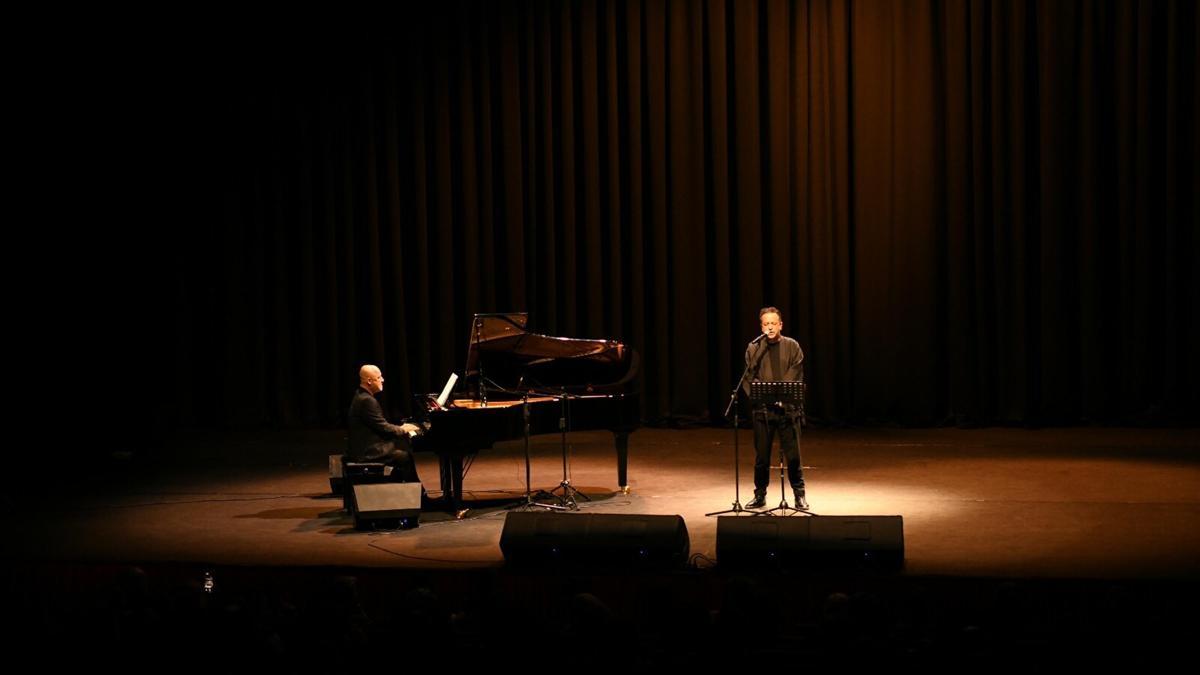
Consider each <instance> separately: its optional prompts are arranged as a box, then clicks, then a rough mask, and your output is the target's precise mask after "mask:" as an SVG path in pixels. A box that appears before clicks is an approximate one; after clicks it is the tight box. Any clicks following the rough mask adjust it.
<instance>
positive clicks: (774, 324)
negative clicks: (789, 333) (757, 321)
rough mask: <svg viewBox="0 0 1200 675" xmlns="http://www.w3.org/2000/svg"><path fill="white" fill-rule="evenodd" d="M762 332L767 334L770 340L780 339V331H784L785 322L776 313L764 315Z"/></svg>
mask: <svg viewBox="0 0 1200 675" xmlns="http://www.w3.org/2000/svg"><path fill="white" fill-rule="evenodd" d="M761 321H762V332H764V333H766V334H767V339H768V340H774V339H775V338H777V337H779V333H780V331H782V330H783V320H782V319H780V318H779V315H778V314H776V313H775V312H767V313H766V314H763V315H762V318H761Z"/></svg>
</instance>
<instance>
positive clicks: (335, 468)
mask: <svg viewBox="0 0 1200 675" xmlns="http://www.w3.org/2000/svg"><path fill="white" fill-rule="evenodd" d="M345 482H346V481H345V478H344V477H343V474H342V455H341V454H340V453H339V454H336V455H330V456H329V494H331V495H334V496H338V495H341V494H343V493H342V490H344V489H345V486H344V485H343V484H344V483H345Z"/></svg>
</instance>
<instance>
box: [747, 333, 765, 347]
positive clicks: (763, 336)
mask: <svg viewBox="0 0 1200 675" xmlns="http://www.w3.org/2000/svg"><path fill="white" fill-rule="evenodd" d="M765 337H767V334H766V333H761V334H760V335H759V336H758V337H756V338H754V339H753V340H751V341H750V344H752V345H756V344H758V343H759V342H762V339H763V338H765Z"/></svg>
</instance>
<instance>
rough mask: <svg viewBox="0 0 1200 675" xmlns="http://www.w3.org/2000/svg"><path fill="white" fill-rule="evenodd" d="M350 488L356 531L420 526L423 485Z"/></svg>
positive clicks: (401, 484) (359, 486) (352, 486)
mask: <svg viewBox="0 0 1200 675" xmlns="http://www.w3.org/2000/svg"><path fill="white" fill-rule="evenodd" d="M348 487H349V488H350V511H351V512H352V513H353V514H354V527H355V528H356V529H359V530H367V529H371V528H396V527H400V528H405V529H407V528H412V527H417V526H418V525H419V524H420V520H421V484H420V483H367V484H355V485H350V486H348Z"/></svg>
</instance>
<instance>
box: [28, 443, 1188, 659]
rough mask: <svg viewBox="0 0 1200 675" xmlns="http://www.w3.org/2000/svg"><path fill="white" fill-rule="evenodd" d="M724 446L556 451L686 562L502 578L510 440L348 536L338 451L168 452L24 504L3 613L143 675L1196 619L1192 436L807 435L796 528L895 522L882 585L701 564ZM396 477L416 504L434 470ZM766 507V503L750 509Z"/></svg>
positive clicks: (871, 573) (728, 484)
mask: <svg viewBox="0 0 1200 675" xmlns="http://www.w3.org/2000/svg"><path fill="white" fill-rule="evenodd" d="M749 435H750V434H749V432H746V431H743V432H742V438H741V467H740V468H741V475H742V491H741V500H742V502H743V503H745V502H746V501H747V500H748V498H749V495H750V489H751V486H750V479H749V476H750V469H751V465H752V463H753V458H752V454H753V453H752V450H751V448H750V438H749ZM732 438H733V437H732V433H731V432H730V431H729V430H721V429H711V428H705V429H691V430H663V429H642V430H640V431H638V432H636V433H635V434H634V435H633V437H632V439H631V443H630V467H629V469H630V479H631V483H632V491H631V492H630V494H627V495H626V494H622V493H621V491H619V490H617V486H616V474H615V467H614V464H615V462H614V459H613V456H612V455H613V450H612V447H611V438H610V437H609V436H608V435H607V434H605V433H599V432H596V433H591V432H589V433H578V434H571V435H570V437H569V440H570V443H571V446H572V453H571V484H572V485H573V486H575V487H578V488H579V489H581V490H582V491H583V492H584V493H585V494H586V495H588V496H590V497H591V501H583V506H582V508H581V509H580V511H582V512H584V513H615V514H678V515H681V516H682V517H683V519H684V520H685V522H686V526H687V531H688V534H689V538H690V545H691V556H690V559H689V564H688V566H687V567H686V568H684V569H674V570H655V571H639V570H631V569H628V568H622V567H620V566H611V565H610V566H607V567H600V568H596V569H589V570H580V569H578V568H566V567H564V568H556V567H550V568H540V569H529V568H521V567H512V566H506V565H505V562H504V556H503V555H502V553H501V550H500V546H499V543H500V539H501V533H502V530H503V528H504V523H505V514H506V511H505V509H504V507H505V506H506V505H510V504H513V503H514V502H517V501H520V498H521V497H522V495H523V492H524V485H523V483H524V473H525V471H524V459H523V457H524V454H523V451H522V447H521V444H520V443H505V444H501V445H499V446H497V447H496V448H495V449H493V450H492V451H490V452H487V453H485V454H483V455H481V456H480V457H479V458H478V459H477V460H476V462H475V463H474V465H473V466H471V467H470V469H469V471H468V473H467V476H466V489H467V494H466V497H467V502H468V503H467V505H468V506H470V507H471V510H470V512H468V513H467V514H466V517H465V518H463V519H461V520H455V519H454V518H453V517H451V516H450V515H448V514H446V513H425V514H423V516H422V519H421V524H420V527H418V528H416V529H411V530H392V531H366V532H364V531H357V530H355V529H354V522H353V519H352V517H351V516H350V515H349V514H347V513H346V512H345V511H343V510H342V506H341V500H340V499H338V498H334V497H332V496H331V495H330V494H329V482H328V476H327V455H326V453H327V451H328V450H329V449H331V448H337V447H338V446H339V443H340V440H341V435H340V434H339V433H338V432H310V433H287V434H274V435H272V434H259V435H252V436H250V435H242V436H228V435H227V436H205V437H193V438H189V439H186V440H184V441H180V442H179V443H177V444H175V445H173V446H172V447H169V448H168V447H165V446H164V447H163V448H162V449H161V450H160V452H159V453H158V455H157V456H144V457H135V458H132V459H128V460H123V461H120V462H115V463H114V464H112V465H110V466H107V467H101V468H96V469H95V470H94V472H93V474H92V475H90V476H89V477H88V478H87V480H86V481H84V482H83V484H82V485H79V486H75V487H66V486H65V485H64V484H59V485H57V486H49V487H46V486H40V487H41V488H42V491H41V492H37V491H36V488H39V486H38V485H33V486H31V488H34V489H35V493H34V494H33V495H31V496H28V497H25V498H24V501H23V502H22V505H21V511H22V516H21V517H19V518H15V519H13V520H12V530H11V533H10V535H9V542H10V544H11V546H10V547H9V548H10V550H11V551H12V553H10V555H9V558H8V565H9V570H8V572H9V574H8V576H7V579H8V583H9V587H8V588H7V589H6V593H7V595H8V597H10V598H13V599H14V602H13V603H10V605H9V611H11V612H15V613H17V615H18V618H20V623H19V625H23V626H26V627H27V631H28V635H27V636H26V637H23V638H22V640H21V642H23V643H24V644H26V645H29V646H30V649H37V650H39V653H49V654H52V655H57V656H61V657H64V658H67V659H70V658H72V657H71V656H70V655H69V654H66V655H64V654H62V653H60V652H56V651H55V650H54V649H50V647H52V646H53V645H54V644H55V643H56V641H57V640H58V639H59V638H58V637H57V636H59V635H61V634H62V633H63V632H64V631H68V632H71V633H72V634H78V635H83V636H85V637H84V638H83V640H84V646H85V647H86V648H87V649H86V653H87V654H89V655H94V658H98V659H101V660H109V661H119V662H122V663H132V664H133V665H135V666H138V667H145V668H150V669H154V668H157V667H159V666H160V665H161V664H162V663H164V662H165V661H164V660H169V659H173V658H176V657H175V655H176V654H178V653H180V651H181V650H189V649H191V648H192V646H193V643H194V642H195V640H196V639H197V637H196V636H197V635H200V636H203V637H202V639H203V640H204V641H205V644H206V645H207V646H206V647H205V650H204V651H203V652H202V653H201V655H200V656H199V657H198V658H199V661H197V662H196V665H197V667H198V668H201V669H206V668H218V669H220V668H228V667H230V664H231V663H232V664H236V668H237V669H247V668H254V667H262V668H268V669H272V670H278V669H280V668H282V669H284V670H297V671H309V670H319V671H322V672H330V671H336V670H339V669H344V668H346V667H348V666H349V665H358V664H367V665H381V666H382V665H387V664H389V663H391V662H392V661H391V660H390V659H391V655H393V654H394V649H393V647H394V645H395V640H396V639H397V638H396V635H397V634H400V633H402V634H405V635H407V636H410V637H409V642H411V643H414V644H415V645H416V647H415V648H414V650H413V658H414V659H416V660H417V662H423V663H436V662H438V661H439V659H440V658H443V657H441V656H439V655H444V654H445V653H446V652H447V651H450V652H453V653H454V657H453V659H452V662H453V663H455V664H457V665H460V666H462V667H486V666H488V665H489V664H493V663H494V661H495V659H496V658H497V656H496V655H497V654H517V653H520V654H525V655H528V656H532V657H535V658H550V659H578V660H581V661H582V662H583V665H582V666H580V667H579V669H580V670H582V671H584V672H597V671H602V670H607V669H611V668H613V667H617V666H621V665H628V666H630V667H631V668H632V670H633V671H634V672H638V671H642V670H648V669H659V668H662V667H665V666H667V665H670V664H675V665H679V664H683V665H685V666H689V667H699V666H702V665H705V664H711V663H714V662H716V663H724V664H726V665H729V666H738V665H744V664H745V663H746V659H755V658H767V659H775V660H782V661H780V662H792V663H795V662H796V661H795V659H802V660H803V662H804V663H807V664H811V665H824V666H829V667H842V666H846V665H852V666H855V667H874V666H882V665H886V664H889V663H890V664H895V663H897V662H900V663H904V664H908V665H911V666H914V667H922V668H926V669H932V671H934V672H939V671H940V672H961V670H960V668H961V662H960V660H959V659H961V658H963V657H964V656H967V657H971V658H986V659H989V662H993V663H994V664H997V667H1010V666H1011V667H1016V666H1017V665H1019V664H1022V663H1029V662H1038V663H1044V662H1045V659H1047V658H1056V657H1068V658H1071V659H1072V662H1073V663H1077V664H1078V663H1084V664H1088V663H1090V664H1094V665H1106V664H1111V663H1113V662H1114V661H1112V660H1113V659H1117V662H1124V663H1141V664H1145V663H1146V662H1145V661H1144V658H1146V656H1145V655H1146V654H1150V655H1151V656H1150V657H1149V658H1151V662H1166V661H1167V660H1169V659H1171V658H1175V657H1177V656H1179V655H1180V654H1181V653H1184V652H1185V650H1186V645H1187V644H1188V643H1187V642H1186V639H1185V636H1186V635H1188V634H1189V632H1190V631H1192V630H1194V628H1195V627H1196V619H1195V613H1194V611H1193V610H1194V608H1195V606H1196V602H1197V601H1198V599H1200V593H1198V592H1197V588H1198V585H1197V577H1198V570H1200V566H1198V565H1197V562H1198V561H1200V454H1198V452H1197V450H1198V449H1197V447H1196V441H1195V434H1194V433H1193V432H1191V431H1188V430H1156V431H1144V430H1130V429H1074V430H1040V431H1025V430H1012V429H980V430H959V429H939V430H871V431H857V430H841V431H816V432H811V433H808V434H807V435H806V437H805V439H804V442H803V460H804V465H805V477H806V480H807V484H808V498H809V500H810V502H811V504H812V509H813V512H814V513H815V514H821V516H836V515H900V516H902V517H903V526H904V531H903V535H904V545H905V565H904V568H903V570H901V571H884V572H879V571H875V570H863V569H857V568H849V567H847V568H840V569H839V568H833V569H829V568H824V569H821V570H810V571H796V570H788V569H762V570H754V569H750V570H746V569H742V570H738V571H730V570H727V569H723V568H722V567H721V565H720V559H719V556H717V554H716V550H717V540H716V533H717V519H716V518H711V517H705V515H704V514H705V513H706V512H709V511H716V510H721V509H724V508H727V507H728V506H730V505H731V503H732V501H733V499H734V488H733V447H732ZM532 448H533V462H532V463H533V467H532V468H533V483H534V487H535V488H545V489H549V488H553V487H555V486H557V485H558V483H559V481H560V480H561V466H562V464H561V455H560V445H559V442H558V438H557V437H537V438H535V439H534V443H533V446H532ZM419 465H420V466H419V468H420V473H421V476H422V477H423V478H424V480H425V482H426V484H427V485H435V484H436V478H437V464H436V463H435V462H434V461H433V458H432V457H428V456H422V457H421V458H420V461H419ZM776 480H777V479H776ZM789 497H790V494H789ZM778 499H779V491H778V487H777V485H775V486H773V488H772V491H771V492H770V493H769V499H768V505H769V506H773V505H775V504H776V503H778ZM14 506H15V505H14ZM821 516H814V517H817V518H819V517H821ZM544 517H547V518H562V519H571V518H578V517H580V516H579V515H577V514H570V513H567V514H548V515H547V516H544ZM206 575H207V577H206ZM210 581H211V584H212V591H211V592H206V591H205V584H206V583H207V582H210ZM31 616H33V617H37V618H36V619H34V620H31V619H30V618H29V617H31ZM159 617H161V618H162V621H159ZM98 625H99V626H108V627H109V628H106V629H104V630H99V631H97V629H96V628H95V627H96V626H98ZM22 635H24V634H22ZM847 659H850V660H847ZM993 660H994V661H993ZM1156 660H1157V661H1156Z"/></svg>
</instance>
